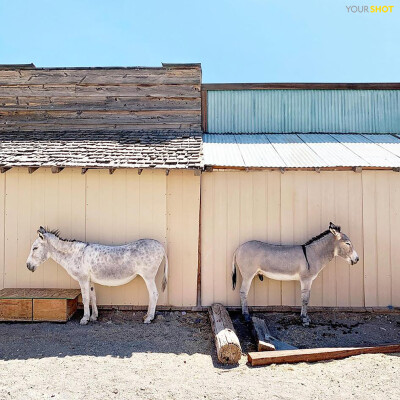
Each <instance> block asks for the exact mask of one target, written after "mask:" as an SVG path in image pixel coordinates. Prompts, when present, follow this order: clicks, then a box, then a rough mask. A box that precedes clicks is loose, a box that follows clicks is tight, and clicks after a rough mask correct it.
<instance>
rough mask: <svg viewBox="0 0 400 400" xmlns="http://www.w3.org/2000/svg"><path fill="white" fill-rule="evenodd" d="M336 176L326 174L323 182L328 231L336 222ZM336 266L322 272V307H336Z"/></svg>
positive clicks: (324, 226) (332, 264)
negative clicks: (332, 223)
mask: <svg viewBox="0 0 400 400" xmlns="http://www.w3.org/2000/svg"><path fill="white" fill-rule="evenodd" d="M334 174H336V172H324V175H323V178H322V181H321V228H322V231H324V230H326V229H328V226H329V222H330V221H332V222H335V221H336V218H335V189H334ZM336 304H337V303H336V264H335V261H334V260H332V261H331V262H330V263H329V264H328V265H327V266H326V267H325V268H324V269H323V271H322V305H323V306H336Z"/></svg>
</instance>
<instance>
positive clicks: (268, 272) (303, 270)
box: [232, 222, 359, 325]
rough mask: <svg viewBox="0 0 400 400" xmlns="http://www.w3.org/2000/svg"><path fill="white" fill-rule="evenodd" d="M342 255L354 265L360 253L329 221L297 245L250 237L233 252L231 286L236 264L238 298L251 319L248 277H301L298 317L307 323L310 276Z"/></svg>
mask: <svg viewBox="0 0 400 400" xmlns="http://www.w3.org/2000/svg"><path fill="white" fill-rule="evenodd" d="M335 256H339V257H342V258H344V259H345V260H346V261H347V262H348V263H350V264H351V265H354V264H356V263H357V262H358V260H359V257H358V255H357V253H356V251H355V250H354V248H353V245H352V243H351V241H350V239H349V238H348V236H346V235H345V234H344V233H341V232H340V226H336V225H334V224H333V223H332V222H331V223H330V224H329V229H328V230H326V231H325V232H322V233H321V234H319V235H318V236H315V237H313V238H312V239H311V240H309V241H308V242H307V243H305V244H303V245H297V246H282V245H272V244H268V243H264V242H259V241H256V240H252V241H250V242H246V243H244V244H242V245H241V246H239V247H238V248H237V249H236V251H235V253H234V254H233V262H232V286H233V289H235V287H236V267H237V266H238V267H239V270H240V273H241V275H242V278H243V280H242V287H241V288H240V302H241V304H242V313H243V315H244V318H245V319H246V321H249V320H250V316H249V308H248V306H247V295H248V293H249V289H250V286H251V281H252V280H253V278H254V277H255V276H256V275H258V276H259V278H260V280H263V276H264V275H265V276H266V277H268V278H270V279H276V280H281V281H292V280H294V281H300V286H301V300H302V307H301V319H302V321H303V324H304V325H309V323H310V318H309V317H308V315H307V305H308V302H309V300H310V290H311V285H312V282H313V280H314V279H315V278H316V277H317V276H318V274H319V272H320V271H321V270H322V269H323V268H324V267H325V265H326V264H328V262H329V261H331V260H332V259H333V257H335Z"/></svg>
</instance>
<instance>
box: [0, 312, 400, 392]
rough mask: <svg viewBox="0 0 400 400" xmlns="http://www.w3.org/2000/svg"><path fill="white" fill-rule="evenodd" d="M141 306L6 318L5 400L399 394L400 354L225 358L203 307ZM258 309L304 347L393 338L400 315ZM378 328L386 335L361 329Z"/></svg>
mask: <svg viewBox="0 0 400 400" xmlns="http://www.w3.org/2000/svg"><path fill="white" fill-rule="evenodd" d="M142 315H143V314H142V313H135V315H134V316H133V317H132V312H105V311H103V312H102V313H101V318H100V321H99V322H97V323H93V324H90V325H87V326H80V325H79V315H78V316H77V317H76V318H74V319H73V320H72V321H70V322H68V323H67V324H49V323H41V324H20V323H18V324H5V323H3V324H0V399H185V400H191V399H230V400H231V399H261V398H268V399H299V400H300V399H346V400H347V399H363V400H364V399H368V398H369V399H399V398H400V382H399V379H398V376H399V372H400V358H399V357H398V356H400V354H398V355H379V354H378V355H362V356H356V357H351V358H348V359H345V360H337V361H330V362H324V363H316V364H307V363H299V364H295V365H294V364H293V365H271V366H268V367H258V368H251V367H249V366H248V365H247V364H246V361H247V358H246V357H245V356H243V357H242V360H241V362H240V364H239V366H237V367H223V366H220V365H219V364H218V363H217V362H216V357H215V350H214V343H213V338H212V335H211V330H210V326H209V322H208V318H207V315H206V314H204V313H187V314H185V315H182V313H180V312H179V313H178V312H174V313H169V312H165V313H161V314H159V315H158V316H157V319H156V321H155V322H154V323H153V324H151V325H143V324H142V323H141V317H142ZM260 315H261V314H259V315H258V316H260ZM261 316H262V317H265V318H266V319H267V320H268V322H269V325H270V326H271V325H272V323H273V326H274V328H273V329H276V331H275V332H274V334H276V335H277V336H279V337H280V338H281V339H284V340H287V341H291V343H292V344H296V345H297V346H299V347H307V346H311V345H312V347H318V346H320V345H321V344H324V343H326V344H327V345H332V343H334V345H335V346H343V345H353V344H377V343H376V340H379V343H381V342H382V339H384V340H385V341H390V342H393V341H395V340H396V338H397V339H398V336H399V331H400V325H399V324H400V316H399V315H390V316H375V315H372V314H368V315H364V314H356V315H354V314H346V315H344V314H332V315H325V314H323V315H322V314H321V315H317V314H313V315H312V317H313V319H314V324H313V325H312V326H311V328H303V327H302V326H300V325H299V324H297V322H296V321H297V316H295V315H293V314H262V315H261ZM232 317H233V320H234V324H235V327H236V329H237V331H238V334H239V336H240V340H241V343H242V345H243V350H244V351H248V350H252V349H253V348H254V344H253V342H252V339H251V336H250V332H249V329H248V327H247V326H246V324H244V323H243V322H242V321H241V319H240V318H239V315H238V314H233V315H232ZM365 318H366V319H365ZM356 324H357V326H353V325H356ZM344 325H345V326H344ZM381 328H383V329H385V330H382V329H381ZM349 330H350V331H351V333H349V332H348V331H349ZM345 331H346V332H347V333H345ZM375 331H376V332H378V333H379V334H380V335H381V336H379V335H378V334H375V333H371V335H369V334H366V335H364V332H367V333H368V332H375ZM381 332H382V334H381ZM323 333H326V334H328V333H329V334H331V335H335V336H326V335H325V336H324V335H323ZM367 337H369V339H367ZM354 338H359V341H358V342H357V343H353V342H352V340H353V339H354ZM289 339H290V340H289ZM365 340H366V341H367V342H368V340H370V342H369V343H367V342H365ZM296 341H297V342H296ZM295 342H296V343H295ZM350 342H351V343H350Z"/></svg>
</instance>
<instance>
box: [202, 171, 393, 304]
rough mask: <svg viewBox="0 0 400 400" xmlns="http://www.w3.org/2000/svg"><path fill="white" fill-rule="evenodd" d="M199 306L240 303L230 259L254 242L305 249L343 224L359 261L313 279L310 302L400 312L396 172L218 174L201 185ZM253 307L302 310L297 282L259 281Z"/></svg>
mask: <svg viewBox="0 0 400 400" xmlns="http://www.w3.org/2000/svg"><path fill="white" fill-rule="evenodd" d="M201 196H202V199H201V221H202V222H201V241H202V258H201V264H202V302H203V305H210V304H211V303H213V302H221V303H223V304H226V305H239V304H240V300H239V288H240V284H241V278H240V274H239V282H238V286H239V287H237V288H236V290H235V291H232V288H231V269H232V254H233V252H234V251H235V249H236V248H237V247H238V246H239V244H241V243H243V242H246V241H247V240H251V239H257V240H263V241H268V242H270V243H276V244H280V243H281V244H291V243H296V244H302V243H304V242H305V241H306V240H307V239H309V238H310V237H312V236H314V235H316V234H318V233H320V232H322V231H323V230H325V229H327V227H328V224H329V221H333V222H335V223H337V224H340V225H341V226H342V231H343V232H345V233H346V234H348V235H349V236H350V238H351V240H352V242H353V244H354V245H355V248H356V250H357V252H358V253H359V256H360V262H359V263H358V264H356V265H355V266H349V265H348V264H347V263H346V262H345V261H343V260H342V259H338V258H337V259H335V260H333V261H331V262H330V264H329V265H328V266H327V267H326V268H325V269H324V270H323V271H322V272H321V273H320V275H319V276H318V278H317V279H316V280H315V281H314V284H313V289H312V292H311V304H312V305H320V306H353V307H357V306H367V307H368V306H388V305H393V306H400V290H399V287H400V245H399V244H398V243H399V238H400V174H399V173H396V172H392V171H363V172H362V173H354V172H351V171H332V172H321V173H316V172H313V171H312V172H311V171H310V172H308V171H290V172H285V173H284V174H281V173H280V172H278V171H251V172H244V171H243V172H239V171H214V172H212V173H205V174H203V176H202V184H201ZM249 304H251V305H260V306H262V305H300V285H299V283H298V282H280V281H274V280H269V279H267V278H265V279H264V281H263V282H261V281H259V279H258V278H256V279H254V281H253V284H252V287H251V289H250V294H249Z"/></svg>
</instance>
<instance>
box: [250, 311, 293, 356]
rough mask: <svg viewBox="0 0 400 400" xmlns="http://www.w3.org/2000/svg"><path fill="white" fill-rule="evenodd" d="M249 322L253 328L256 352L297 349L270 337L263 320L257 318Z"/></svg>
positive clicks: (252, 318)
mask: <svg viewBox="0 0 400 400" xmlns="http://www.w3.org/2000/svg"><path fill="white" fill-rule="evenodd" d="M251 322H252V326H253V335H254V338H255V339H256V343H257V350H258V351H273V350H296V349H297V347H294V346H292V345H290V344H288V343H285V342H282V341H281V340H279V339H277V338H275V337H274V336H272V335H271V333H270V331H269V329H268V327H267V324H266V323H265V321H264V320H263V319H261V318H257V317H251Z"/></svg>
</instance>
